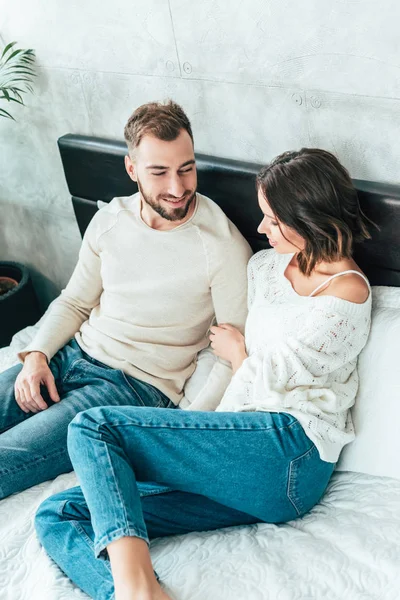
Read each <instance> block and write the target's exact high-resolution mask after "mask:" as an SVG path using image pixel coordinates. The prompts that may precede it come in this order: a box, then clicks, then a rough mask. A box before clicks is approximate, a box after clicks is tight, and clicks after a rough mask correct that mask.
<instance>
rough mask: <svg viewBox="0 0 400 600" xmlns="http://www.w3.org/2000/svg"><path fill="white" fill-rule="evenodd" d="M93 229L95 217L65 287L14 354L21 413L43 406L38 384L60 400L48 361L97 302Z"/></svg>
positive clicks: (98, 285)
mask: <svg viewBox="0 0 400 600" xmlns="http://www.w3.org/2000/svg"><path fill="white" fill-rule="evenodd" d="M97 229H98V227H97V219H96V217H95V218H94V219H93V220H92V222H91V223H90V224H89V227H88V229H87V231H86V234H85V236H84V239H83V242H82V247H81V250H80V253H79V259H78V264H77V265H76V267H75V270H74V272H73V274H72V277H71V279H70V281H69V282H68V285H67V287H66V288H65V290H63V292H62V293H61V295H60V296H59V297H58V298H57V299H56V300H54V302H52V304H51V306H50V307H49V309H48V311H47V313H46V314H45V316H44V319H43V322H42V324H41V327H40V329H39V331H38V332H37V334H36V336H35V337H34V339H33V340H32V342H31V343H30V344H29V345H28V346H27V347H26V348H24V349H23V350H22V351H21V352H20V353H19V354H18V356H19V358H20V360H21V361H22V362H23V363H24V366H23V368H22V371H21V372H20V373H19V375H18V377H17V379H16V382H15V387H14V390H15V399H16V402H17V404H18V405H19V406H20V408H21V409H22V410H23V411H24V412H25V413H28V412H33V413H37V412H40V411H41V410H45V409H46V408H47V404H46V403H45V401H44V399H43V397H42V396H41V394H40V385H44V386H46V388H47V389H48V392H49V395H50V398H51V399H52V400H53V402H58V401H59V400H60V398H59V395H58V391H57V388H56V384H55V381H54V377H53V374H52V372H51V370H50V368H49V366H48V363H49V362H50V360H51V358H52V357H53V356H54V354H55V353H56V352H57V351H58V350H59V349H60V348H62V347H63V346H64V345H65V344H66V343H67V342H68V341H69V340H70V339H71V338H72V337H73V335H74V334H75V333H76V332H77V331H78V330H79V329H80V327H81V325H82V323H83V322H84V321H86V320H87V319H88V318H89V315H90V312H91V310H92V308H93V307H95V306H97V304H98V303H99V300H100V296H101V292H102V280H101V274H100V257H99V252H98V247H97V240H98V235H97Z"/></svg>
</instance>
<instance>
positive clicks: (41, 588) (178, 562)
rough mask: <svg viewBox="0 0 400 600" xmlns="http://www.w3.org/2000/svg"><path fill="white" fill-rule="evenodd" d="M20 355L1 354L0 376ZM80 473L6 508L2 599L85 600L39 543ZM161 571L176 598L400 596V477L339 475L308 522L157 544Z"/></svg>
mask: <svg viewBox="0 0 400 600" xmlns="http://www.w3.org/2000/svg"><path fill="white" fill-rule="evenodd" d="M14 362H16V361H15V351H12V350H11V349H10V348H5V349H2V350H0V371H1V370H3V369H5V368H7V367H8V366H10V365H11V364H13V363H14ZM74 485H76V479H75V475H74V474H73V473H69V474H67V475H61V476H60V477H58V478H57V479H55V480H54V481H51V482H46V483H43V484H41V485H38V486H36V487H34V488H32V489H30V490H27V491H25V492H22V493H20V494H17V495H15V496H11V497H9V498H6V499H5V500H2V501H1V502H0V599H1V600H83V599H87V596H86V595H85V594H83V593H82V592H81V591H80V590H78V589H77V588H76V587H75V586H74V585H73V584H72V583H71V582H70V581H69V580H68V579H67V578H66V577H65V576H64V575H63V573H62V572H61V571H60V570H59V569H58V568H57V567H56V566H55V565H54V563H52V561H51V560H50V559H49V558H48V557H47V555H46V554H45V552H44V550H43V549H42V548H41V547H40V545H39V542H38V541H37V539H36V536H35V532H34V529H33V516H34V513H35V511H36V508H37V506H38V505H39V504H40V502H42V501H43V500H44V499H45V498H46V497H47V496H49V495H51V494H54V493H56V492H59V491H61V490H63V489H66V488H68V487H72V486H74ZM151 552H152V558H153V562H154V566H155V568H156V570H157V571H158V573H159V575H160V577H161V579H162V580H163V581H164V583H165V584H166V588H167V590H168V592H169V593H170V595H171V597H172V598H173V599H174V600H189V599H190V600H322V599H326V600H398V599H399V598H400V481H397V480H395V479H389V478H383V477H372V476H369V475H361V474H357V473H350V472H343V473H335V474H334V476H333V478H332V481H331V483H330V485H329V489H328V491H327V493H326V495H325V497H324V499H323V500H322V502H321V503H320V504H319V505H318V506H316V507H315V508H314V509H313V510H312V511H311V512H310V513H309V514H308V515H306V516H305V517H304V518H303V519H300V520H296V521H292V522H290V523H286V524H284V525H279V526H277V525H267V524H260V525H255V526H250V527H236V528H234V527H232V528H229V529H224V530H220V531H218V532H207V533H201V534H198V533H196V534H188V535H185V536H177V537H173V538H168V539H167V538H165V539H159V540H155V541H154V542H153V544H152V550H151Z"/></svg>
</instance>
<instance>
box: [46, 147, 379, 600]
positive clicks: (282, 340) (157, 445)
mask: <svg viewBox="0 0 400 600" xmlns="http://www.w3.org/2000/svg"><path fill="white" fill-rule="evenodd" d="M257 189H258V200H259V204H260V208H261V210H262V212H263V213H264V217H263V220H262V222H261V224H260V226H259V228H258V231H259V232H260V233H264V234H265V235H267V236H268V239H269V242H270V245H271V246H272V249H271V250H266V251H263V252H259V253H258V254H256V255H255V256H253V258H252V259H251V260H250V263H249V271H248V273H249V316H248V320H247V323H246V342H245V339H244V338H243V336H242V335H241V334H240V333H239V332H238V331H237V330H236V329H235V328H234V327H231V326H230V325H224V324H222V325H219V326H215V327H213V328H212V329H211V335H210V340H211V346H212V348H213V350H214V352H215V353H216V354H217V355H218V356H220V357H222V358H224V359H226V360H229V361H230V362H231V364H232V369H233V372H234V376H233V378H232V381H231V383H230V385H229V386H228V389H227V391H226V393H225V395H224V398H223V399H222V402H221V404H220V405H219V406H218V408H217V410H216V412H195V411H183V410H176V411H171V410H168V409H160V408H158V409H156V410H154V409H151V408H149V409H146V410H143V409H142V408H140V409H136V408H134V407H102V408H94V409H90V410H88V411H85V412H82V413H80V414H79V415H78V416H77V417H76V418H75V419H74V420H73V422H72V423H71V425H70V430H69V452H70V456H71V460H72V462H73V465H74V468H75V471H76V473H77V475H78V478H79V481H80V484H81V488H79V487H78V488H74V489H72V490H67V491H65V492H63V493H61V494H58V495H56V496H54V497H52V498H50V499H48V500H46V501H45V502H44V503H43V504H42V506H41V507H40V509H39V511H38V514H37V517H36V527H37V531H38V534H39V538H40V540H41V542H42V544H43V545H44V547H45V548H46V550H47V552H48V553H49V554H50V556H51V557H52V558H53V559H54V560H55V561H56V562H57V563H58V564H59V565H60V567H61V568H62V569H63V571H64V572H65V573H66V574H67V575H68V576H69V577H70V578H71V579H72V580H73V581H74V582H75V583H76V584H77V585H78V586H79V587H81V588H82V589H83V590H84V591H86V592H87V593H88V594H89V595H90V596H91V597H93V598H96V599H98V600H106V599H107V600H108V599H111V598H115V600H128V599H129V600H133V599H135V600H139V599H140V600H150V599H152V600H162V599H164V600H166V599H167V598H169V596H168V595H167V594H166V593H165V592H164V591H163V590H162V588H161V587H160V585H159V583H158V581H157V579H156V576H155V574H154V572H153V569H152V565H151V560H150V554H149V550H148V542H149V539H152V538H155V537H160V536H167V535H171V534H182V533H186V532H189V531H202V530H211V529H217V528H221V527H227V526H231V525H242V524H249V523H255V522H270V523H279V522H284V521H288V520H291V519H295V518H297V517H300V516H302V515H304V514H305V513H306V512H307V511H309V510H310V509H311V508H312V507H313V506H314V505H315V504H316V503H317V502H318V501H319V499H320V498H321V496H322V495H323V493H324V491H325V489H326V487H327V484H328V482H329V479H330V477H331V474H332V472H333V469H334V466H335V463H336V461H337V459H338V457H339V454H340V451H341V449H342V448H343V446H344V445H345V444H347V443H348V442H350V441H351V440H352V439H353V437H354V432H353V428H352V424H351V418H350V414H349V408H350V407H351V406H352V404H353V403H354V398H355V395H356V391H357V383H358V381H357V371H356V362H357V356H358V354H359V353H360V352H361V350H362V348H363V347H364V345H365V343H366V340H367V337H368V332H369V327H370V313H371V293H370V287H369V284H368V281H367V279H366V278H365V276H364V275H363V273H362V272H361V270H360V269H359V267H358V266H357V265H356V263H355V262H354V260H353V258H352V248H353V242H354V241H361V240H363V239H366V238H368V237H369V234H368V231H367V227H366V219H365V217H364V216H363V214H362V212H361V210H360V207H359V204H358V199H357V194H356V191H355V189H354V188H353V186H352V183H351V180H350V177H349V175H348V173H347V171H346V170H345V169H344V167H343V166H342V165H340V163H339V162H338V161H337V159H336V158H335V157H334V156H333V155H331V154H330V153H329V152H325V151H323V150H316V149H303V150H300V151H299V152H291V153H285V154H283V155H281V156H279V157H278V158H277V159H275V160H274V161H273V162H272V163H271V164H270V165H268V166H267V167H265V168H263V169H262V170H261V172H260V174H259V176H258V178H257ZM138 482H141V483H138ZM143 482H145V483H143ZM146 482H147V483H146ZM99 558H100V559H104V560H98V559H99Z"/></svg>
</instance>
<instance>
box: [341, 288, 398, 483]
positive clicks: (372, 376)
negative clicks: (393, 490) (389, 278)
mask: <svg viewBox="0 0 400 600" xmlns="http://www.w3.org/2000/svg"><path fill="white" fill-rule="evenodd" d="M399 360H400V288H392V287H383V286H376V287H373V288H372V326H371V333H370V336H369V339H368V342H367V344H366V346H365V348H364V349H363V351H362V352H361V354H360V357H359V360H358V373H359V377H360V386H359V390H358V394H357V397H356V402H355V405H354V407H353V409H352V417H353V422H354V428H355V432H356V439H355V440H354V442H352V443H351V444H349V445H348V446H345V448H344V449H343V452H342V454H341V457H340V460H339V463H338V466H337V469H338V470H339V471H358V472H361V473H368V474H370V475H382V476H387V477H395V478H397V479H400V369H399Z"/></svg>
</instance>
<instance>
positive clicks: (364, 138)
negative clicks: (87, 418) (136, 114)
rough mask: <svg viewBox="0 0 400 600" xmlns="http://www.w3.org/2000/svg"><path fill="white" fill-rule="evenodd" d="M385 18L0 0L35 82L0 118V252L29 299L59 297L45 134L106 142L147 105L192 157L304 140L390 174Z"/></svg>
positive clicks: (152, 3) (338, 1) (381, 177)
mask: <svg viewBox="0 0 400 600" xmlns="http://www.w3.org/2000/svg"><path fill="white" fill-rule="evenodd" d="M399 18H400V5H399V4H398V2H397V1H395V0H382V1H381V2H379V3H376V2H374V1H373V0H304V1H303V2H294V1H293V0H290V1H289V0H270V1H267V0H230V1H229V2H228V1H227V0H202V1H201V2H197V3H195V2H193V1H192V0H114V1H113V2H106V1H105V0H83V1H82V0H81V1H79V2H78V1H76V0H70V1H69V2H62V1H61V0H52V1H50V0H1V2H0V35H1V37H2V42H3V44H4V43H5V42H9V41H13V40H18V43H19V46H20V47H25V48H28V47H32V48H35V49H36V52H37V64H38V73H39V76H38V79H37V82H36V85H35V95H34V96H30V97H27V98H26V100H27V104H28V106H27V107H25V108H22V109H20V108H19V107H18V106H17V107H16V109H15V108H14V115H15V117H16V118H17V120H18V122H17V123H13V122H11V121H7V120H6V119H0V260H6V259H10V260H11V259H12V260H19V261H22V262H24V263H26V264H27V265H28V266H30V267H31V269H32V271H33V274H34V277H35V282H36V285H37V288H38V290H39V293H40V298H41V302H42V304H43V305H44V306H45V305H46V304H47V303H48V302H49V301H50V300H51V299H52V298H53V297H54V296H55V295H56V294H57V293H58V292H59V290H60V289H61V287H62V286H64V285H65V283H66V282H67V280H68V278H69V276H70V274H71V272H72V269H73V266H74V264H75V262H76V258H77V253H78V249H79V244H80V237H79V234H78V229H77V226H76V223H75V220H74V217H73V212H72V208H71V203H70V198H69V195H68V190H67V187H66V184H65V181H64V176H63V172H62V167H61V162H60V159H59V156H58V151H57V146H56V140H57V138H58V137H59V136H60V135H63V134H65V133H69V132H71V133H81V134H91V135H101V136H106V137H112V138H117V139H122V138H123V134H122V132H123V126H124V124H125V122H126V120H127V118H128V117H129V115H130V114H131V112H132V110H133V109H134V108H135V107H137V106H138V105H139V104H141V103H143V102H147V101H150V100H159V99H165V98H168V97H171V98H173V99H175V100H176V101H178V102H180V103H181V104H182V105H183V107H184V108H185V110H186V111H187V113H188V115H189V117H190V118H191V120H192V124H193V129H194V135H195V143H196V150H197V151H199V152H204V153H209V154H215V155H218V156H224V157H231V158H237V159H245V160H251V161H258V162H264V161H268V160H269V159H271V158H272V157H273V156H275V155H276V154H278V153H279V152H281V151H283V150H288V149H295V148H300V147H301V146H303V145H308V146H320V147H323V148H326V149H328V150H331V151H333V152H335V153H336V155H337V156H338V157H339V158H340V159H341V160H342V161H343V163H344V164H345V165H346V166H347V167H348V168H349V170H350V172H351V175H352V176H353V177H356V178H362V179H369V180H376V181H385V182H395V183H396V182H398V181H399V179H400V177H399V169H398V164H399V160H400V143H399V132H400V127H399V126H400V54H399V33H398V23H399ZM2 106H3V107H4V103H3V104H2Z"/></svg>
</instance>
